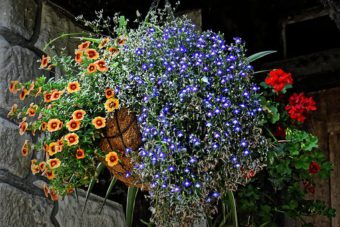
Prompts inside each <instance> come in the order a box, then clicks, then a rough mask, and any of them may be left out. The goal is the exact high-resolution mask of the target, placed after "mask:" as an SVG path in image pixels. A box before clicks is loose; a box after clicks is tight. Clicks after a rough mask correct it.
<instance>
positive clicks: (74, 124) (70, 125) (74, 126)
mask: <svg viewBox="0 0 340 227" xmlns="http://www.w3.org/2000/svg"><path fill="white" fill-rule="evenodd" d="M66 127H67V129H68V130H69V131H70V132H74V131H77V130H78V129H79V128H80V121H76V120H74V119H72V120H70V121H69V122H67V123H66Z"/></svg>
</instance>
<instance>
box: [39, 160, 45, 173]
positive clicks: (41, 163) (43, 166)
mask: <svg viewBox="0 0 340 227" xmlns="http://www.w3.org/2000/svg"><path fill="white" fill-rule="evenodd" d="M39 169H40V172H44V171H45V170H46V162H40V163H39Z"/></svg>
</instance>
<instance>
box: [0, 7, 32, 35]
mask: <svg viewBox="0 0 340 227" xmlns="http://www.w3.org/2000/svg"><path fill="white" fill-rule="evenodd" d="M36 13H37V5H36V3H35V1H34V0H1V1H0V27H6V28H8V29H10V30H12V32H14V33H16V34H18V35H20V36H23V37H24V38H26V39H30V38H31V36H32V35H33V30H34V24H35V17H36Z"/></svg>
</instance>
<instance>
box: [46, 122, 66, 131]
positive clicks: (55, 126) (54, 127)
mask: <svg viewBox="0 0 340 227" xmlns="http://www.w3.org/2000/svg"><path fill="white" fill-rule="evenodd" d="M62 127H63V123H62V122H61V121H60V120H59V119H50V120H49V121H48V123H47V130H48V131H49V132H55V131H58V130H60V129H61V128H62Z"/></svg>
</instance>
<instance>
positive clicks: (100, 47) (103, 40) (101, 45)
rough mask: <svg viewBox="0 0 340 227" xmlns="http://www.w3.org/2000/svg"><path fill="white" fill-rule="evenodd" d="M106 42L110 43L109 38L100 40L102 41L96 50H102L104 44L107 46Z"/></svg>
mask: <svg viewBox="0 0 340 227" xmlns="http://www.w3.org/2000/svg"><path fill="white" fill-rule="evenodd" d="M108 42H110V38H109V37H106V38H104V39H102V41H101V42H100V44H99V46H98V48H99V49H102V48H103V47H105V46H106V44H107V43H108Z"/></svg>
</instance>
